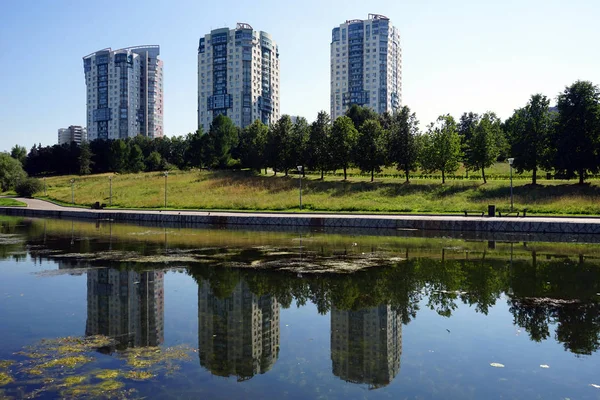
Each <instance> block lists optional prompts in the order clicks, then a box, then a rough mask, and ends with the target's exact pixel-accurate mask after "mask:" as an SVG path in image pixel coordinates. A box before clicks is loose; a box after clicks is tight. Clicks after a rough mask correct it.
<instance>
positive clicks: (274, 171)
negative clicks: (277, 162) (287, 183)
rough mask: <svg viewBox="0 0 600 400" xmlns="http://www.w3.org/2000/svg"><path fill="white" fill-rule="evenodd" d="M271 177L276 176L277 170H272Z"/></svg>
mask: <svg viewBox="0 0 600 400" xmlns="http://www.w3.org/2000/svg"><path fill="white" fill-rule="evenodd" d="M273 176H277V170H276V169H275V168H273Z"/></svg>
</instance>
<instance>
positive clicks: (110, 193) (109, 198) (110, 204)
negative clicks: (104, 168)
mask: <svg viewBox="0 0 600 400" xmlns="http://www.w3.org/2000/svg"><path fill="white" fill-rule="evenodd" d="M112 177H113V176H112V175H110V176H109V177H108V184H109V192H108V193H109V194H108V205H109V206H112Z"/></svg>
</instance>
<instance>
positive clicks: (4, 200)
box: [0, 197, 27, 207]
mask: <svg viewBox="0 0 600 400" xmlns="http://www.w3.org/2000/svg"><path fill="white" fill-rule="evenodd" d="M0 207H27V204H25V203H23V202H22V201H19V200H15V199H11V198H9V197H0Z"/></svg>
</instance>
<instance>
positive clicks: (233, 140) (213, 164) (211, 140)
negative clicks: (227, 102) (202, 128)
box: [200, 115, 238, 168]
mask: <svg viewBox="0 0 600 400" xmlns="http://www.w3.org/2000/svg"><path fill="white" fill-rule="evenodd" d="M237 141H238V130H237V128H236V126H235V125H234V124H233V121H232V120H231V118H229V117H227V116H225V115H218V116H217V117H216V118H215V119H213V121H212V123H211V124H210V130H209V131H208V133H207V134H206V135H202V137H201V139H200V148H201V154H200V157H201V162H202V165H203V166H205V167H208V168H226V167H227V166H228V165H229V162H230V160H231V151H232V149H233V148H235V146H237Z"/></svg>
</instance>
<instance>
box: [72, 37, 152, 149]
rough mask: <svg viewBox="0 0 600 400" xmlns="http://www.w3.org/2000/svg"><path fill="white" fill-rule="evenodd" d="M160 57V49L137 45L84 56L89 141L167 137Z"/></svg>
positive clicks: (108, 49)
mask: <svg viewBox="0 0 600 400" xmlns="http://www.w3.org/2000/svg"><path fill="white" fill-rule="evenodd" d="M159 54H160V47H159V46H137V47H127V48H124V49H119V50H112V49H110V48H107V49H104V50H100V51H97V52H95V53H92V54H90V55H88V56H85V57H83V69H84V72H85V84H86V91H87V133H88V136H89V140H95V139H125V138H129V137H135V136H137V135H142V136H146V137H149V138H157V137H161V136H163V62H162V60H161V59H160V58H159Z"/></svg>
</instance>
